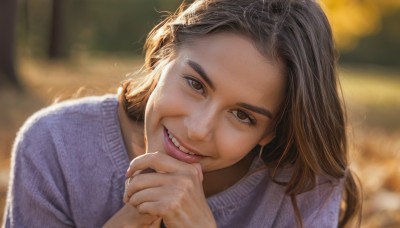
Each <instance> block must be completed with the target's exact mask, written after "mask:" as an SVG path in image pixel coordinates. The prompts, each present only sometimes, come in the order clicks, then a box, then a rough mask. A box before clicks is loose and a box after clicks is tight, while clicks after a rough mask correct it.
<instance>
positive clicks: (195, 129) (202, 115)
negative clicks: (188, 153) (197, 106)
mask: <svg viewBox="0 0 400 228" xmlns="http://www.w3.org/2000/svg"><path fill="white" fill-rule="evenodd" d="M215 119H216V113H215V112H214V111H211V110H210V109H203V110H197V111H195V112H192V113H190V114H189V115H188V116H186V118H185V120H184V125H185V127H186V129H187V134H188V138H189V139H190V140H193V141H203V142H208V141H210V140H211V139H212V138H213V135H214V129H215V127H216V126H215Z"/></svg>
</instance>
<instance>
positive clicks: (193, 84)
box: [185, 77, 205, 94]
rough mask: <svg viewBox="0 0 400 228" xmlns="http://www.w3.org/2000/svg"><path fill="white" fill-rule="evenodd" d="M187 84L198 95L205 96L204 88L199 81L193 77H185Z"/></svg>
mask: <svg viewBox="0 0 400 228" xmlns="http://www.w3.org/2000/svg"><path fill="white" fill-rule="evenodd" d="M185 80H186V82H187V83H188V85H189V86H190V87H191V88H192V89H193V90H194V91H196V92H197V93H200V94H204V93H205V90H204V86H203V84H202V83H201V82H199V81H197V80H196V79H193V78H191V77H185Z"/></svg>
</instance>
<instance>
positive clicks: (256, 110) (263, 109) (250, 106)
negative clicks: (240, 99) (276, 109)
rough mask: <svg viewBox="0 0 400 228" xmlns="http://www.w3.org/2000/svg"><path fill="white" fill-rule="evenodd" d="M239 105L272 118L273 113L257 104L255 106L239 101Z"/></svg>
mask: <svg viewBox="0 0 400 228" xmlns="http://www.w3.org/2000/svg"><path fill="white" fill-rule="evenodd" d="M237 105H238V106H241V107H243V108H245V109H249V110H251V111H253V112H256V113H259V114H261V115H264V116H266V117H268V118H270V119H272V113H271V111H270V110H268V109H265V108H261V107H257V106H254V105H251V104H246V103H237Z"/></svg>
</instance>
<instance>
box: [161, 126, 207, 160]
mask: <svg viewBox="0 0 400 228" xmlns="http://www.w3.org/2000/svg"><path fill="white" fill-rule="evenodd" d="M164 148H165V151H166V153H167V154H168V155H170V156H171V157H174V158H176V159H178V160H180V161H183V162H186V163H190V164H191V163H198V162H199V161H200V160H201V159H202V158H204V157H205V156H202V155H199V154H196V153H194V152H192V151H190V150H189V149H188V148H186V147H184V146H183V145H182V144H181V143H180V142H179V141H178V140H177V139H176V138H175V136H174V135H173V134H172V133H170V132H169V131H168V130H167V129H166V128H164Z"/></svg>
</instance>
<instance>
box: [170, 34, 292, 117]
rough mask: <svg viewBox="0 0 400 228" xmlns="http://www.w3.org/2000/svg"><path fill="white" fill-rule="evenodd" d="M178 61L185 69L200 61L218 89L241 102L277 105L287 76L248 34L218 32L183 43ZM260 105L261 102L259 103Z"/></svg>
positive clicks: (271, 107)
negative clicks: (265, 55) (263, 53)
mask: <svg viewBox="0 0 400 228" xmlns="http://www.w3.org/2000/svg"><path fill="white" fill-rule="evenodd" d="M176 60H177V61H176V62H177V64H178V65H180V66H181V67H182V68H183V69H185V68H188V67H189V66H188V64H187V63H188V61H193V62H196V63H197V64H199V65H200V66H201V67H202V68H203V69H204V71H205V72H206V74H207V76H209V77H210V79H211V81H212V82H213V83H214V84H215V89H216V91H218V92H221V93H222V94H224V95H228V96H229V98H232V99H236V100H240V101H238V102H252V103H254V102H256V103H261V104H264V105H268V106H270V107H269V108H270V109H271V111H272V110H275V109H277V106H278V105H279V103H280V101H281V99H282V97H283V88H284V83H285V80H284V78H283V75H282V70H281V67H280V64H278V63H277V62H276V63H275V61H274V62H272V61H270V60H268V59H267V58H266V57H264V56H263V55H262V54H261V53H260V52H259V51H258V50H257V48H256V46H255V45H254V44H253V43H252V42H251V41H250V40H249V39H247V38H245V37H243V36H239V35H236V34H232V33H218V34H213V35H207V36H203V37H200V38H196V39H194V40H192V41H191V42H188V43H186V44H184V45H182V46H181V47H180V48H179V49H178V51H177V56H176ZM259 105H260V104H259Z"/></svg>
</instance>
